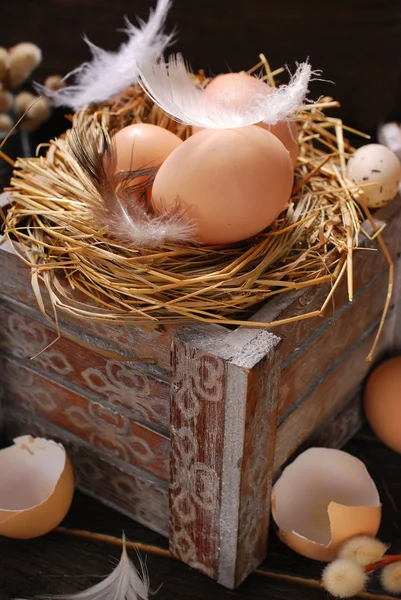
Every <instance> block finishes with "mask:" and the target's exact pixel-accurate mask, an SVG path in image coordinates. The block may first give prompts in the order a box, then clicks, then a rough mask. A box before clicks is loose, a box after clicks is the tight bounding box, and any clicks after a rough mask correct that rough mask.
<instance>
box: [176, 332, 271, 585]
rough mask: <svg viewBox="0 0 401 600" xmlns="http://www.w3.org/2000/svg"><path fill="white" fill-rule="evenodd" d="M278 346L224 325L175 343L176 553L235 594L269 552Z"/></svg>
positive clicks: (266, 336)
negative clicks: (232, 589) (227, 328)
mask: <svg viewBox="0 0 401 600" xmlns="http://www.w3.org/2000/svg"><path fill="white" fill-rule="evenodd" d="M279 344H280V339H279V338H278V337H277V336H275V335H273V334H272V333H269V332H268V331H262V330H258V331H254V330H250V331H244V330H242V329H240V330H237V331H234V332H232V333H231V334H228V335H227V330H226V329H224V328H223V327H220V326H218V325H216V326H208V327H207V328H204V329H202V328H199V327H198V328H180V329H179V330H178V331H177V332H176V335H175V337H174V340H173V348H172V374H173V379H172V388H171V450H170V549H171V551H172V552H173V554H174V555H175V556H177V557H178V558H180V560H182V561H183V562H185V563H187V564H189V565H190V566H192V567H194V568H196V569H198V570H200V571H202V572H203V573H205V574H207V575H209V576H210V577H213V578H214V579H217V580H218V581H219V582H220V583H221V584H223V585H224V586H226V587H229V588H235V587H236V586H238V585H239V584H240V583H241V581H243V580H244V579H245V577H246V576H247V575H248V574H249V573H250V572H251V571H252V570H253V569H254V568H255V567H256V566H257V565H258V564H259V563H260V562H261V561H262V560H263V558H264V557H265V555H266V545H267V532H268V526H269V518H270V489H271V483H272V473H273V458H274V442H275V431H276V415H277V406H278V381H279V376H280V372H281V356H280V346H279Z"/></svg>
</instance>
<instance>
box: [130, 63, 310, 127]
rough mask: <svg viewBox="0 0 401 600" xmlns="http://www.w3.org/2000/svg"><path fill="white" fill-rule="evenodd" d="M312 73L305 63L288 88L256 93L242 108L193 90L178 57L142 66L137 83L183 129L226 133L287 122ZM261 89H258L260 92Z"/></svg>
mask: <svg viewBox="0 0 401 600" xmlns="http://www.w3.org/2000/svg"><path fill="white" fill-rule="evenodd" d="M311 74H312V70H311V67H310V65H309V64H308V63H303V64H301V65H299V66H298V69H297V71H296V73H295V74H294V75H293V77H292V78H291V81H290V83H289V84H288V85H286V86H282V87H280V88H275V89H272V88H269V87H268V86H266V92H261V93H259V92H258V93H256V94H254V95H253V96H252V97H251V98H250V99H249V102H248V103H247V104H246V105H239V103H238V101H237V99H236V98H233V99H230V98H229V97H227V96H225V95H224V94H223V95H217V96H215V97H212V96H208V95H206V94H205V93H204V91H203V90H202V89H200V88H198V87H196V86H195V85H194V84H193V83H192V81H191V76H190V73H189V71H188V69H187V67H186V65H185V61H184V59H183V57H182V55H181V54H176V55H171V56H170V57H169V59H168V62H164V61H163V60H157V61H152V60H151V59H149V60H147V61H146V62H144V63H142V64H141V66H140V71H139V83H140V84H141V85H142V87H143V88H144V90H145V91H146V93H147V94H148V95H149V96H150V97H151V98H152V100H153V101H154V102H155V103H156V104H158V105H159V106H160V108H162V109H163V110H164V111H165V112H166V113H167V114H169V115H170V116H171V117H173V118H174V119H177V120H178V121H182V122H183V123H186V124H187V125H195V126H198V127H209V128H214V129H228V128H232V127H243V126H245V125H254V124H255V123H260V122H261V121H263V122H264V123H268V124H270V125H275V124H276V123H278V122H279V121H283V120H286V119H289V118H290V117H291V116H293V115H294V113H296V112H297V111H298V110H299V109H300V108H301V106H302V104H303V102H304V100H305V96H306V94H307V91H308V85H309V81H310V78H311ZM261 89H262V88H261Z"/></svg>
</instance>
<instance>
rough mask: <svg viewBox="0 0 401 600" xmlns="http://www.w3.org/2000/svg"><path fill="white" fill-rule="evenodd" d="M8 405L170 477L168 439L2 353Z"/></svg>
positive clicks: (5, 397)
mask: <svg viewBox="0 0 401 600" xmlns="http://www.w3.org/2000/svg"><path fill="white" fill-rule="evenodd" d="M1 360H2V380H3V388H4V399H3V402H4V406H5V407H6V409H7V407H18V406H19V407H20V408H23V409H24V410H26V411H28V412H29V413H30V415H31V419H32V420H33V421H34V420H35V418H36V417H41V418H42V419H45V420H48V421H50V422H51V423H54V424H55V425H57V426H59V427H61V428H62V429H64V430H65V431H68V432H70V433H72V434H74V435H76V436H77V437H80V438H81V439H83V440H85V441H86V442H89V443H90V444H92V445H93V446H94V448H99V449H100V450H102V451H104V452H105V453H107V454H110V455H112V456H116V457H117V458H119V459H120V460H121V461H123V462H126V463H127V466H128V464H133V465H137V466H141V467H143V468H144V469H146V470H147V471H150V472H151V473H154V474H155V475H157V476H158V477H160V478H162V479H165V480H168V456H169V440H168V438H166V437H164V436H163V435H161V434H159V433H156V432H154V431H152V430H151V429H150V428H148V427H145V426H143V425H140V424H138V423H136V422H135V421H133V420H132V419H130V418H129V417H126V416H124V415H122V414H121V413H119V412H117V411H116V410H113V409H112V408H109V407H107V406H105V405H104V404H102V403H101V402H96V401H94V400H91V399H90V398H88V397H86V396H84V395H83V394H80V393H78V392H77V391H73V390H72V389H70V388H68V387H66V385H61V384H59V383H56V382H55V381H52V380H50V379H48V378H47V377H45V376H43V375H39V374H38V373H36V372H35V371H33V370H32V369H29V368H27V367H26V366H25V365H23V364H21V363H18V362H16V361H15V360H11V359H8V358H5V357H2V359H1Z"/></svg>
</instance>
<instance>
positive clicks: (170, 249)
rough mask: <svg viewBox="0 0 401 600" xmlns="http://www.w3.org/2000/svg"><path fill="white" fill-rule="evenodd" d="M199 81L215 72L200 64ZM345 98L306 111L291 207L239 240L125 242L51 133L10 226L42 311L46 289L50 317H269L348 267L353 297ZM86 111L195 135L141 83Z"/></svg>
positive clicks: (29, 163) (26, 172) (333, 282)
mask: <svg viewBox="0 0 401 600" xmlns="http://www.w3.org/2000/svg"><path fill="white" fill-rule="evenodd" d="M260 59H261V60H260V63H258V65H256V66H255V67H254V68H253V69H251V70H250V71H248V72H249V73H251V72H254V71H255V70H257V69H258V68H260V67H264V69H265V71H266V75H265V77H266V78H268V79H269V80H270V79H273V82H274V77H275V76H276V75H277V74H280V73H281V72H282V70H281V69H278V70H276V71H271V69H270V66H269V64H268V62H267V60H266V58H265V57H264V55H262V54H261V55H260ZM194 79H195V80H196V81H197V83H199V84H200V85H203V84H204V82H205V81H206V79H205V76H204V74H203V72H200V73H199V74H198V75H194ZM337 106H338V103H337V102H336V101H335V100H333V99H332V98H321V99H320V100H319V102H318V103H316V104H308V105H306V106H305V107H304V109H303V110H302V111H301V112H300V114H299V115H298V116H297V123H298V130H299V144H300V155H299V158H298V162H297V166H296V171H295V183H294V189H293V193H292V197H291V199H290V202H289V203H288V206H287V208H286V210H285V211H284V212H283V213H282V214H281V215H280V216H279V217H278V218H277V219H276V221H275V222H274V223H273V224H272V225H271V227H270V228H269V229H268V230H267V231H265V232H262V233H261V234H259V235H258V236H255V237H254V238H252V239H248V240H245V241H243V242H240V243H237V244H234V245H232V246H210V247H206V246H196V247H195V246H179V245H174V244H166V245H164V246H163V247H161V248H157V249H150V248H135V247H131V248H127V247H124V246H123V245H121V244H119V243H118V242H116V241H115V240H113V239H111V238H110V237H108V235H107V231H106V229H105V228H103V229H98V228H96V225H95V224H94V223H93V216H92V211H91V206H93V203H94V202H96V197H95V190H94V189H93V186H91V185H88V178H87V176H86V175H85V173H84V171H83V170H82V169H81V168H80V166H79V164H78V163H77V161H76V160H75V159H74V157H73V156H72V155H71V153H69V152H68V150H67V144H66V140H65V139H63V138H60V139H57V140H53V141H51V142H50V143H49V144H48V145H47V146H46V147H45V148H42V150H44V151H45V154H44V155H41V156H37V157H36V158H31V159H18V161H17V163H16V170H15V172H14V177H13V179H12V182H11V193H12V198H13V201H14V202H13V205H12V207H11V209H10V210H9V211H8V214H7V222H6V235H7V237H8V239H9V241H10V243H11V244H12V245H14V247H15V249H16V251H17V252H19V254H20V256H21V259H22V260H23V261H24V262H25V263H26V264H27V265H29V266H30V267H31V269H32V283H33V286H34V290H35V294H36V297H37V300H38V303H39V306H40V307H41V310H42V311H43V312H46V309H45V303H44V300H43V297H42V295H43V290H44V289H45V290H47V292H48V294H49V297H50V299H51V304H52V306H53V315H52V316H51V315H49V314H48V315H47V317H48V318H49V319H52V320H56V319H57V312H58V311H59V310H63V311H67V312H69V313H72V314H73V315H75V316H77V317H80V318H90V319H91V320H100V321H108V322H121V323H122V322H136V323H142V324H143V323H150V324H152V323H155V322H157V323H164V324H172V323H183V322H188V321H189V320H197V321H201V322H205V323H219V324H222V325H227V326H238V325H247V326H252V327H267V326H269V327H270V326H275V325H280V324H283V323H288V322H292V321H296V320H300V319H306V318H310V317H314V316H317V315H320V314H322V311H323V310H324V309H325V308H326V307H327V306H328V304H329V302H330V301H331V299H332V297H333V294H334V292H335V290H336V288H337V287H338V285H339V283H340V281H341V280H342V278H343V276H344V275H346V277H347V282H348V292H349V297H350V299H352V297H353V286H352V280H353V277H352V269H353V264H352V262H353V261H352V256H353V251H354V249H355V248H356V247H357V243H358V235H359V233H360V231H361V223H362V222H363V220H364V215H363V212H362V211H361V209H360V207H359V205H358V203H357V201H356V194H354V193H353V192H352V190H350V189H349V186H348V183H347V181H346V179H345V177H344V175H345V165H346V161H347V159H348V157H349V155H350V154H351V153H352V151H353V149H352V147H351V146H350V144H349V142H348V141H347V139H346V138H345V136H344V130H345V129H346V130H349V128H346V127H345V126H344V125H343V124H342V122H341V120H340V119H333V118H330V117H328V116H326V114H325V111H328V110H330V108H333V107H337ZM83 118H91V119H98V120H99V122H100V123H102V125H103V126H105V127H107V130H108V132H109V133H110V135H113V134H114V133H115V132H116V131H118V130H119V129H121V128H122V127H124V126H126V125H129V124H131V123H133V122H137V123H141V122H145V123H153V124H157V125H161V126H163V127H165V128H166V129H168V130H170V131H173V132H174V133H176V134H177V135H179V136H180V137H181V138H182V139H186V138H187V137H188V136H189V135H191V130H190V127H186V126H184V125H181V124H178V123H176V122H175V121H173V120H172V119H170V118H169V117H168V116H167V115H165V114H164V113H163V112H162V111H161V110H160V109H159V108H158V107H157V106H155V105H153V103H152V102H151V100H150V99H149V98H148V97H147V96H146V95H145V94H144V92H143V91H142V90H141V88H139V86H133V87H131V88H129V89H128V90H126V91H124V92H123V93H122V94H120V95H119V96H117V97H116V98H114V99H113V100H111V101H109V102H106V103H104V104H102V105H99V106H92V107H91V108H89V109H87V110H86V111H84V112H81V113H79V114H78V115H76V116H75V117H74V122H76V120H77V119H80V120H81V121H82V119H83ZM66 135H67V136H69V135H71V131H70V132H67V134H66ZM355 192H357V190H355ZM376 233H377V232H376ZM377 236H378V239H379V243H380V244H381V245H382V247H385V246H384V242H383V240H382V238H381V236H380V233H377ZM15 240H16V241H18V242H19V244H20V246H19V248H20V250H18V248H17V247H16V246H15V243H14V241H15ZM387 254H388V253H387ZM387 254H386V256H387ZM324 284H329V285H330V289H329V292H328V294H327V297H326V299H325V300H324V302H323V304H322V307H321V308H320V309H318V310H313V311H310V312H308V313H305V314H302V315H297V316H296V317H290V318H288V319H282V320H276V321H274V322H271V323H264V322H263V323H260V322H257V321H253V320H250V321H249V320H248V316H249V315H250V314H252V313H253V312H255V310H256V307H257V305H258V304H260V303H261V302H265V301H266V300H267V299H269V298H272V297H274V296H276V295H278V294H283V293H286V292H288V291H289V290H300V289H304V288H305V287H310V286H320V285H324ZM390 296H391V281H390V283H389V297H390ZM388 302H389V300H388ZM383 319H384V317H383Z"/></svg>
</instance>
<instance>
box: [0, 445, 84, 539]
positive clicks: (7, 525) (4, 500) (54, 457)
mask: <svg viewBox="0 0 401 600" xmlns="http://www.w3.org/2000/svg"><path fill="white" fill-rule="evenodd" d="M0 481H1V485H0V536H1V535H3V536H5V537H10V538H15V539H30V538H34V537H39V536H41V535H44V534H45V533H48V532H49V531H51V530H52V529H54V528H55V527H57V525H59V523H60V522H61V521H62V520H63V519H64V517H65V515H66V514H67V512H68V510H69V508H70V505H71V502H72V497H73V493H74V476H73V472H72V467H71V463H70V461H69V459H68V457H67V455H66V452H65V450H64V448H63V446H62V445H61V444H57V443H56V442H53V441H52V440H46V439H43V438H33V437H31V436H29V435H25V436H21V437H18V438H16V439H15V440H14V445H13V446H9V447H8V448H4V449H3V450H0Z"/></svg>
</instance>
